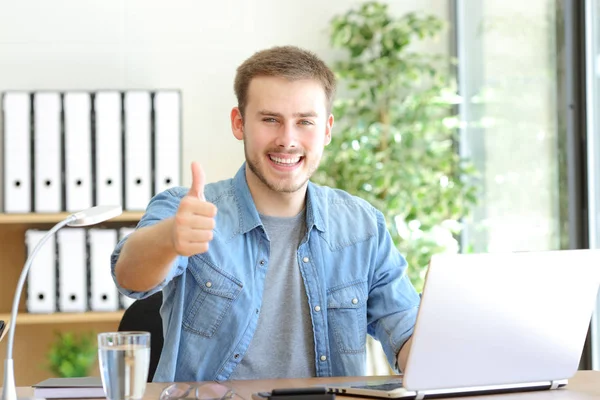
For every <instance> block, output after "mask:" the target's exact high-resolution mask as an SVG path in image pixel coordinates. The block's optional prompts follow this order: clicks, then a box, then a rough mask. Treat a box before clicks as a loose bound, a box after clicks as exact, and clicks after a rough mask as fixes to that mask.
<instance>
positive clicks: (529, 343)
mask: <svg viewBox="0 0 600 400" xmlns="http://www.w3.org/2000/svg"><path fill="white" fill-rule="evenodd" d="M599 272H600V251H596V250H562V251H547V252H527V253H487V254H452V255H451V254H448V255H435V256H434V257H432V259H431V262H430V265H429V269H428V272H427V277H426V282H425V286H424V290H423V296H422V300H421V306H420V308H419V313H418V317H417V323H416V326H415V330H414V334H413V339H412V347H411V352H410V355H409V358H408V361H407V366H406V373H405V374H404V379H403V384H404V387H405V389H407V390H409V391H424V390H438V389H448V388H461V387H476V386H490V385H506V384H519V383H521V384H522V383H527V382H540V381H559V380H564V379H567V378H569V377H571V376H573V374H574V373H575V371H576V370H577V368H578V365H579V360H580V357H581V354H582V350H583V346H584V341H585V338H586V334H587V331H588V326H589V322H590V318H591V316H592V312H593V310H594V307H595V304H596V295H597V291H598V285H599V282H600V280H599V277H600V274H599Z"/></svg>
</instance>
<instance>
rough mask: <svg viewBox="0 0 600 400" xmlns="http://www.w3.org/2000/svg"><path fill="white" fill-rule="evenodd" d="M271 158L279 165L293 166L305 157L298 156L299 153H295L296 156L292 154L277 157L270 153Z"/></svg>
mask: <svg viewBox="0 0 600 400" xmlns="http://www.w3.org/2000/svg"><path fill="white" fill-rule="evenodd" d="M269 158H270V159H271V161H273V162H274V163H275V164H277V165H282V166H286V167H291V166H294V165H296V164H298V163H299V162H300V161H301V160H302V159H303V158H304V157H302V156H298V155H294V156H291V155H290V156H288V157H277V156H274V155H271V154H269Z"/></svg>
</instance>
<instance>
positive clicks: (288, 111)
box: [112, 46, 419, 382]
mask: <svg viewBox="0 0 600 400" xmlns="http://www.w3.org/2000/svg"><path fill="white" fill-rule="evenodd" d="M234 88H235V93H236V96H237V100H238V105H237V107H234V108H233V110H232V111H231V115H230V118H231V127H232V131H233V135H234V136H235V137H236V138H237V139H238V140H241V141H243V143H244V151H245V158H246V162H245V163H244V164H243V165H242V166H241V168H240V170H239V171H238V173H237V174H236V175H235V177H233V178H232V179H229V180H225V181H220V182H216V183H211V184H207V185H205V178H204V173H203V171H202V168H201V166H200V164H198V163H192V185H191V187H190V188H174V189H169V190H167V191H165V192H163V193H160V194H158V195H156V196H155V197H154V198H153V199H152V201H151V202H150V204H149V205H148V208H147V210H146V212H145V214H144V216H143V217H142V219H141V221H140V223H139V224H138V228H137V229H136V231H135V232H134V233H132V234H131V235H129V236H128V237H127V238H126V239H123V240H122V241H121V242H120V243H119V244H118V245H117V247H116V249H115V251H114V253H113V256H112V269H113V276H114V278H115V282H116V284H117V286H118V287H119V290H120V291H121V292H122V293H124V294H126V295H128V296H131V297H133V298H143V297H147V296H149V295H151V294H153V293H155V292H157V291H160V290H162V291H163V307H162V308H161V315H162V319H163V323H164V324H165V325H164V329H163V331H164V336H165V338H164V347H163V351H162V354H161V357H160V362H159V364H158V368H157V371H156V374H155V376H154V380H155V381H162V382H172V381H177V382H181V381H207V380H227V379H258V378H285V377H312V376H339V375H364V373H365V367H366V348H365V340H366V335H367V334H371V335H372V336H374V337H375V338H377V339H378V340H379V341H380V342H381V344H382V346H383V349H384V351H385V353H386V355H387V358H388V361H389V362H390V364H391V365H392V366H396V367H398V368H399V369H403V368H404V365H405V363H406V358H407V356H408V352H409V350H410V338H411V335H412V332H413V328H414V324H415V320H416V315H417V309H418V305H419V296H418V294H417V293H416V292H415V290H414V288H413V286H412V285H411V283H410V281H409V279H408V277H407V275H406V268H407V265H406V261H405V259H404V258H403V257H402V255H400V254H399V253H398V251H397V249H396V248H395V247H394V244H393V242H392V240H391V237H390V235H389V233H388V232H387V230H386V224H385V220H384V218H383V216H382V214H381V213H380V212H379V211H377V210H376V209H374V208H373V207H372V206H371V205H370V204H368V203H367V202H365V201H364V200H361V199H359V198H357V197H354V196H351V195H349V194H348V193H346V192H343V191H340V190H336V189H332V188H327V187H322V186H318V185H315V184H313V183H312V182H310V177H311V176H312V174H313V173H314V172H315V170H316V169H317V168H318V166H319V162H320V160H321V157H322V154H323V151H324V148H325V147H326V146H327V145H328V144H329V142H330V141H331V134H332V128H333V124H334V117H333V115H332V114H331V105H332V101H333V96H334V93H335V79H334V75H333V73H332V72H331V70H330V69H329V68H328V67H327V66H326V65H325V63H323V61H321V60H320V59H319V58H318V57H316V56H315V55H314V54H312V53H311V52H308V51H305V50H302V49H299V48H296V47H291V46H285V47H274V48H271V49H268V50H263V51H260V52H258V53H256V54H254V55H253V56H252V57H250V58H249V59H248V60H246V61H245V62H244V63H243V64H242V65H241V66H240V67H239V68H238V69H237V75H236V78H235V83H234ZM217 210H218V212H217Z"/></svg>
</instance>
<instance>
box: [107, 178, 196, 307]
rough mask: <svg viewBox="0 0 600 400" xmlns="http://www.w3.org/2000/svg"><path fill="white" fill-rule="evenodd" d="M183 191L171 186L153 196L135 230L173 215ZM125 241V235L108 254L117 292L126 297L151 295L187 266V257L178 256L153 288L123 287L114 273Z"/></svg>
mask: <svg viewBox="0 0 600 400" xmlns="http://www.w3.org/2000/svg"><path fill="white" fill-rule="evenodd" d="M185 193H187V191H186V189H185V188H173V189H169V190H166V191H164V192H161V193H159V194H157V195H156V196H154V197H153V198H152V199H151V200H150V202H149V203H148V207H147V208H146V212H145V213H144V215H143V216H142V218H141V219H140V221H139V223H138V225H137V227H136V230H137V229H139V228H143V227H147V226H152V225H154V224H156V223H158V222H160V221H162V220H164V219H166V218H169V217H172V216H174V215H175V213H176V212H177V209H178V207H179V202H180V201H181V198H182V197H183V195H185ZM126 241H127V236H126V237H124V238H123V239H121V240H120V241H119V243H117V246H116V247H115V249H114V250H113V252H112V254H111V256H110V263H111V275H112V278H113V281H114V282H115V285H116V286H117V289H118V291H119V293H122V294H124V295H125V296H127V297H131V298H133V299H143V298H146V297H148V296H151V295H152V294H154V293H156V292H159V291H161V290H162V289H163V288H164V287H165V286H166V285H167V284H168V283H169V282H170V281H171V280H173V279H174V278H175V277H177V276H178V275H181V274H182V273H183V272H184V271H185V269H186V268H187V264H188V257H183V256H179V257H177V258H176V259H175V260H174V261H173V263H172V264H171V267H170V268H169V273H168V274H167V276H166V277H165V279H164V280H163V281H162V282H160V283H159V284H158V285H156V286H155V287H154V288H152V289H150V290H148V291H145V292H136V291H131V290H128V289H125V288H123V287H122V286H121V285H119V283H118V282H117V279H116V275H115V266H116V265H117V260H118V259H119V255H120V254H121V250H122V249H123V246H124V245H125V242H126Z"/></svg>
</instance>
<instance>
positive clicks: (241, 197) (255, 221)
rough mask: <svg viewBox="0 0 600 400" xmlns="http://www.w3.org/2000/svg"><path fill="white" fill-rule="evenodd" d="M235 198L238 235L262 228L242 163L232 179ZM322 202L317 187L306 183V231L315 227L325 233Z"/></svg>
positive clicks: (244, 166) (244, 164) (244, 165)
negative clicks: (237, 211)
mask: <svg viewBox="0 0 600 400" xmlns="http://www.w3.org/2000/svg"><path fill="white" fill-rule="evenodd" d="M233 187H234V190H235V197H236V200H237V203H238V210H239V217H240V233H247V232H250V231H251V230H252V229H254V228H256V227H258V226H262V221H261V220H260V216H259V215H258V211H257V210H256V205H255V204H254V200H253V199H252V194H250V188H249V187H248V181H247V180H246V163H245V162H244V163H243V164H242V166H241V167H240V169H239V170H238V172H237V173H236V174H235V176H234V178H233ZM322 203H323V200H322V198H321V196H319V189H318V186H316V185H315V184H313V183H312V182H308V189H307V191H306V227H307V229H308V231H310V230H311V229H312V227H313V226H314V227H316V228H317V229H318V230H319V231H321V232H324V231H325V223H324V220H323V217H322V213H323V204H322Z"/></svg>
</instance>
